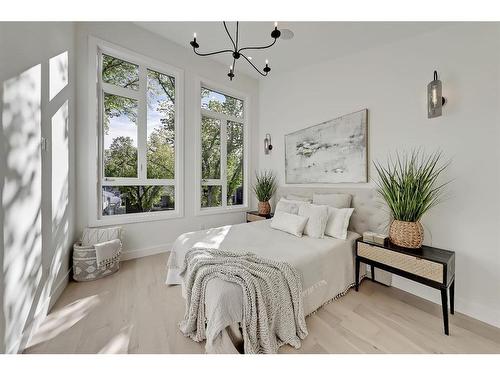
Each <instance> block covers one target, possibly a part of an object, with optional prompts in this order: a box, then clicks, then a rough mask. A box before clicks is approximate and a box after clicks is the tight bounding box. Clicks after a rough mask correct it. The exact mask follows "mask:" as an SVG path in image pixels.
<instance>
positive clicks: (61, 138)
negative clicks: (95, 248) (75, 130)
mask: <svg viewBox="0 0 500 375" xmlns="http://www.w3.org/2000/svg"><path fill="white" fill-rule="evenodd" d="M44 66H45V64H44V63H42V64H38V65H36V66H33V67H32V68H30V69H28V70H26V71H24V72H23V73H21V74H19V75H18V76H16V77H13V78H11V79H8V80H6V81H4V82H3V86H2V89H3V92H2V102H1V107H0V109H1V114H2V116H1V118H2V126H1V127H0V145H1V146H0V147H1V148H0V155H1V158H0V171H1V172H2V173H1V174H2V175H3V178H2V179H1V180H0V194H1V201H2V210H1V213H0V225H1V226H2V228H3V231H2V234H1V235H0V244H1V245H2V246H3V252H2V253H3V259H2V258H1V257H0V265H2V274H1V279H0V285H1V288H0V289H2V291H0V298H1V299H0V302H1V306H0V308H1V309H0V310H1V312H0V319H1V321H0V334H2V327H4V329H3V331H4V333H3V334H2V335H1V336H0V342H3V347H2V346H0V351H1V352H8V353H15V352H17V351H18V350H19V348H20V347H21V348H22V347H23V346H24V345H25V343H26V342H27V341H28V339H29V336H30V334H31V332H34V331H36V329H37V328H38V325H39V322H37V321H36V320H37V319H35V320H34V318H37V317H41V318H42V319H43V318H44V317H45V316H46V314H47V311H48V309H49V300H50V297H51V295H52V293H53V292H54V289H55V287H56V286H57V285H56V281H57V280H56V278H57V276H58V275H59V273H60V271H61V268H62V267H63V261H64V256H65V255H66V254H68V252H69V249H70V239H69V226H70V219H69V212H68V205H69V101H68V100H66V101H64V103H63V104H62V105H61V106H60V107H59V108H58V109H57V110H55V111H53V113H52V114H51V113H48V112H49V111H51V108H56V105H57V104H56V103H60V102H61V98H62V96H61V97H59V96H58V95H59V93H61V94H60V95H64V92H62V90H63V89H64V88H65V87H66V86H67V85H68V52H67V51H66V52H63V53H62V54H60V55H58V56H55V57H53V58H52V59H50V60H49V68H50V70H49V72H50V80H49V90H50V99H51V101H49V99H48V98H47V97H46V94H45V93H47V92H49V90H46V89H45V88H44V87H42V75H41V72H42V69H43V67H44ZM42 93H43V94H42ZM56 98H57V99H56ZM52 99H53V100H52ZM62 100H64V99H62ZM42 111H46V112H47V113H42ZM54 112H55V113H54ZM51 115H52V116H51ZM44 119H47V120H46V121H47V122H48V121H49V120H50V123H47V124H45V123H44ZM42 129H43V133H42ZM42 134H43V135H44V136H46V138H48V139H50V142H48V144H47V146H48V147H47V151H51V153H48V152H47V153H45V152H43V157H42V151H43V150H42V148H41V136H42ZM42 173H43V175H42ZM49 174H50V175H49ZM42 193H43V200H44V202H47V201H48V200H49V199H50V202H47V203H43V202H42ZM42 240H43V241H42ZM42 245H43V248H42ZM33 322H34V324H32V323H33Z"/></svg>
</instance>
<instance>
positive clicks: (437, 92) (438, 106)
mask: <svg viewBox="0 0 500 375" xmlns="http://www.w3.org/2000/svg"><path fill="white" fill-rule="evenodd" d="M442 87H443V85H442V83H441V81H440V80H439V79H438V73H437V71H434V80H433V81H432V82H431V83H429V84H428V85H427V118H434V117H439V116H441V115H442V108H443V106H444V105H445V104H446V99H445V98H444V97H443V95H442V89H443V88H442Z"/></svg>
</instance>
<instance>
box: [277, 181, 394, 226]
mask: <svg viewBox="0 0 500 375" xmlns="http://www.w3.org/2000/svg"><path fill="white" fill-rule="evenodd" d="M313 193H322V194H326V193H344V194H351V195H352V203H351V207H353V208H354V212H353V214H352V217H351V222H350V225H349V230H352V231H354V232H357V233H359V234H363V232H365V231H373V232H377V233H387V231H388V228H389V214H388V209H387V206H386V205H385V203H383V201H382V200H381V199H380V198H379V197H378V196H377V192H376V191H375V190H374V189H373V188H371V187H363V188H342V187H339V188H337V187H331V188H329V187H294V186H281V187H280V188H279V189H278V191H277V193H276V196H275V202H274V207H276V202H278V200H279V199H280V198H281V197H286V196H287V195H288V194H296V195H301V196H304V197H309V198H311V199H312V196H313Z"/></svg>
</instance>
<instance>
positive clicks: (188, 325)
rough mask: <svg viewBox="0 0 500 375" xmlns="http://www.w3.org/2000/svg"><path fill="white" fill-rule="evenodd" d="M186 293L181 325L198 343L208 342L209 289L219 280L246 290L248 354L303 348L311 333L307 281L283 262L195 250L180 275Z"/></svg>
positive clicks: (243, 326)
mask: <svg viewBox="0 0 500 375" xmlns="http://www.w3.org/2000/svg"><path fill="white" fill-rule="evenodd" d="M181 277H182V278H183V282H184V286H185V290H186V313H185V316H184V320H183V321H181V322H180V323H179V327H180V329H181V331H182V333H183V334H184V335H186V336H188V337H190V338H191V339H193V340H194V341H198V342H199V341H202V340H204V339H205V338H206V335H205V332H206V325H205V290H206V286H207V283H208V282H209V281H210V280H212V279H214V278H220V279H223V280H226V281H230V282H233V283H236V284H238V285H240V286H241V289H242V292H243V321H242V322H241V329H242V332H243V340H244V350H245V353H252V354H253V353H277V351H278V348H279V347H280V346H281V345H283V344H290V345H292V346H293V347H294V348H297V349H298V348H300V340H301V339H304V338H305V337H306V336H307V334H308V332H307V327H306V322H305V317H304V308H303V301H302V281H301V278H300V275H299V273H298V272H297V270H295V268H293V267H292V266H290V265H289V264H287V263H284V262H277V261H274V260H270V259H264V258H261V257H258V256H257V255H255V254H252V253H234V252H230V251H223V250H217V249H203V248H194V249H191V250H190V251H189V252H188V253H187V254H186V257H185V260H184V265H183V268H182V271H181Z"/></svg>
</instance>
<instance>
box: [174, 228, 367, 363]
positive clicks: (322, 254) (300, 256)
mask: <svg viewBox="0 0 500 375" xmlns="http://www.w3.org/2000/svg"><path fill="white" fill-rule="evenodd" d="M358 237H360V236H359V234H357V233H355V232H349V233H348V236H347V239H346V240H339V239H336V238H331V237H325V238H322V239H319V238H311V237H308V236H303V237H301V238H298V237H295V236H293V235H290V234H288V233H285V232H282V231H279V230H275V229H272V228H271V227H270V221H269V220H262V221H256V222H252V223H246V224H237V225H227V226H224V227H219V228H212V229H208V230H203V231H197V232H190V233H185V234H183V235H181V236H179V237H178V238H177V240H176V241H175V243H174V245H173V247H172V252H171V254H170V256H169V261H168V273H167V280H166V283H167V284H171V285H172V284H182V279H181V277H180V276H179V272H180V270H181V268H182V264H183V262H184V256H185V255H186V253H187V252H188V251H189V250H190V249H192V248H193V247H202V248H215V249H222V250H231V251H242V252H246V251H249V252H253V253H255V254H257V255H259V256H262V257H267V258H271V259H275V260H278V261H284V262H288V263H289V264H290V265H292V266H294V267H295V268H296V269H297V270H298V271H299V273H300V274H301V277H302V283H303V297H304V312H305V314H306V315H308V314H310V313H312V312H314V311H315V310H316V309H318V308H319V307H320V306H322V305H323V304H324V303H325V302H327V301H329V300H331V299H332V298H334V297H335V296H337V295H338V294H340V293H342V292H344V291H345V290H346V289H347V288H348V287H349V286H351V285H352V283H353V282H354V242H355V240H356V238H358ZM183 295H184V291H183ZM206 301H207V302H206V315H207V316H206V317H207V343H206V351H207V352H208V353H220V352H228V351H232V352H235V351H236V350H232V349H234V348H228V347H227V345H225V344H224V343H226V344H227V342H228V339H227V337H225V335H226V333H225V328H226V327H229V326H231V325H233V326H234V323H238V322H241V320H242V306H243V305H242V292H241V289H240V287H239V286H238V285H236V284H233V283H230V282H226V281H222V280H213V281H211V282H210V283H209V284H208V285H207V290H206Z"/></svg>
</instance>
